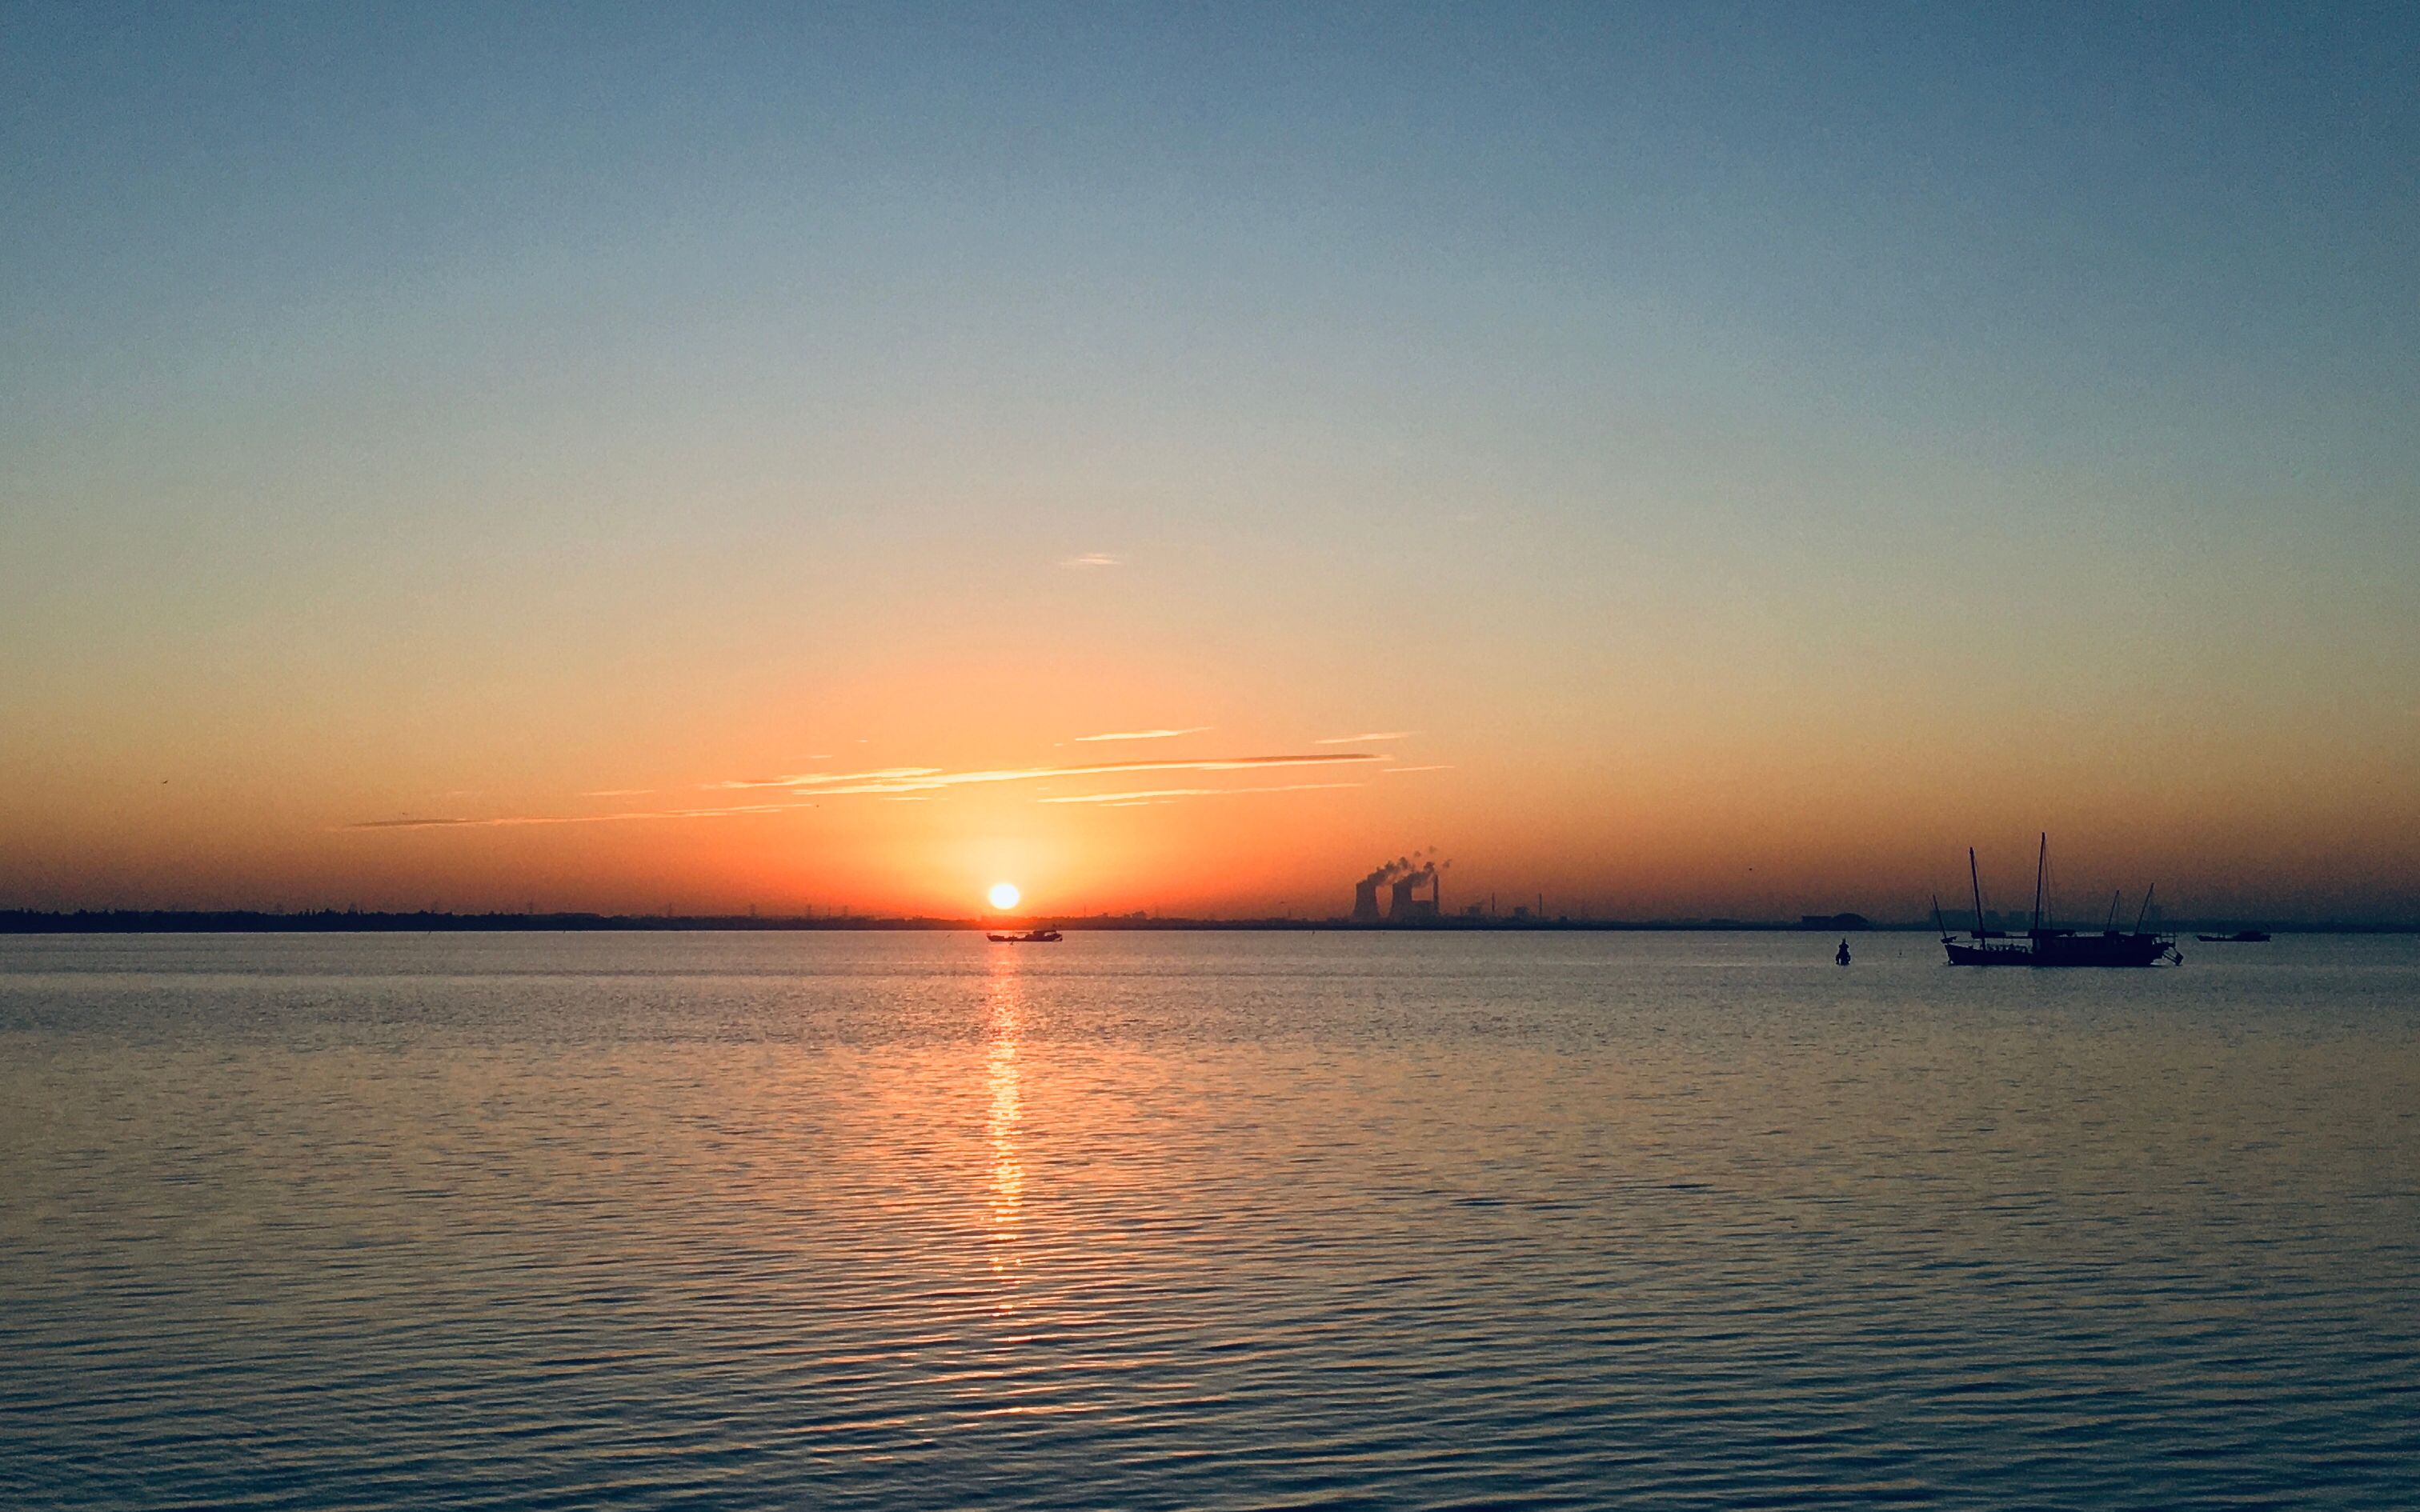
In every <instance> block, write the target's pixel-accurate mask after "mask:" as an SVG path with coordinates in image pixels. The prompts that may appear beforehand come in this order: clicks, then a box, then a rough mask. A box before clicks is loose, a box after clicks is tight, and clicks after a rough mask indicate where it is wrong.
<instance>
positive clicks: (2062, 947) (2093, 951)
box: [1932, 834, 2185, 966]
mask: <svg viewBox="0 0 2420 1512" xmlns="http://www.w3.org/2000/svg"><path fill="white" fill-rule="evenodd" d="M2049 863H2050V836H2048V835H2047V834H2045V835H2044V836H2042V839H2041V850H2040V853H2039V854H2037V855H2036V856H2035V858H2034V921H2033V927H2032V928H2031V929H2028V930H2026V931H2025V937H2024V941H2023V942H2022V943H2021V942H2019V941H2018V940H2016V939H2015V938H2013V937H2011V936H2010V935H2009V933H2007V932H2005V931H2002V930H1995V929H1985V928H1984V927H1983V879H1982V873H1981V872H1980V871H1979V870H1978V868H1977V866H1976V864H1975V851H1974V848H1973V847H1972V846H1969V847H1968V848H1967V851H1966V876H1967V880H1968V882H1970V883H1971V884H1972V885H1973V887H1974V888H1975V928H1974V931H1973V933H1974V942H1973V943H1972V944H1961V943H1959V941H1958V940H1957V939H1956V938H1955V937H1954V936H1953V935H1951V933H1949V928H1948V926H1947V925H1946V924H1944V923H1942V921H1941V901H1940V900H1939V899H1937V898H1936V899H1934V900H1933V903H1932V920H1933V925H1934V927H1935V928H1937V929H1939V930H1940V931H1941V948H1942V949H1943V950H1944V951H1946V952H1947V954H1948V956H1949V964H1951V965H1953V966H2149V965H2158V964H2162V963H2168V964H2176V965H2182V964H2184V959H2185V958H2184V953H2183V952H2182V951H2180V950H2179V949H2177V946H2176V941H2175V939H2174V938H2173V937H2171V936H2169V935H2166V934H2159V933H2144V931H2143V918H2144V916H2145V915H2146V914H2148V913H2149V911H2150V907H2151V892H2150V889H2149V888H2148V887H2147V888H2145V889H2144V891H2143V906H2142V908H2141V909H2140V910H2139V911H2137V912H2136V914H2135V916H2134V927H2133V929H2132V930H2119V929H2118V927H2117V903H2116V901H2115V900H2114V899H2113V900H2112V901H2111V903H2110V921H2109V926H2108V927H2107V928H2104V929H2103V930H2102V932H2101V933H2098V934H2085V933H2079V932H2077V931H2075V930H2071V929H2056V928H2053V927H2052V926H2050V925H2048V924H2046V923H2044V922H2043V920H2042V878H2043V874H2044V872H2045V871H2046V869H2047V868H2048V866H2049Z"/></svg>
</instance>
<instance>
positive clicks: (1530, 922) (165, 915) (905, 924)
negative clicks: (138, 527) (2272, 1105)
mask: <svg viewBox="0 0 2420 1512" xmlns="http://www.w3.org/2000/svg"><path fill="white" fill-rule="evenodd" d="M1044 926H1047V927H1049V928H1052V929H1059V930H1077V931H1082V930H1092V931H1098V932H1102V933H1117V932H1125V933H1135V932H1164V933H1184V932H1197V931H1198V932H1217V931H1227V932H1233V931H1257V932H1265V933H1339V934H1438V933H1448V934H1457V933H1458V934H1497V933H1503V934H1541V933H1544V934H1554V933H1755V934H1830V933H1853V934H1869V933H1871V934H1883V933H1931V931H1932V928H1933V925H1932V922H1931V920H1930V919H1916V920H1907V921H1902V922H1898V923H1868V924H1864V925H1858V926H1846V927H1844V926H1839V925H1837V924H1832V923H1807V922H1803V921H1799V920H1789V921H1783V920H1757V919H1735V918H1707V919H1640V920H1631V919H1606V918H1438V919H1422V920H1419V921H1416V922H1405V923H1402V924H1395V923H1388V922H1385V921H1381V922H1378V923H1357V922H1355V921H1353V920H1351V919H1343V918H1322V919H1308V918H1137V917H1134V916H1131V915H1125V916H1102V915H1094V916H1091V917H1074V918H1071V917H1064V916H1036V917H1034V918H1019V919H1016V920H1015V921H1014V922H1013V923H1011V922H1009V921H1004V920H1000V919H983V918H876V917H872V916H864V915H839V916H834V917H828V918H807V917H805V916H802V915H783V916H779V917H776V916H772V915H767V916H764V917H761V918H760V917H758V916H755V915H751V914H692V915H679V914H588V913H562V914H544V913H539V914H528V913H523V914H451V913H434V912H428V911H421V912H417V913H390V912H383V911H370V912H359V911H355V910H351V909H318V910H313V911H310V912H304V913H292V914H286V913H268V912H263V911H259V910H255V909H230V910H197V909H130V908H116V909H80V910H75V911H72V912H55V911H44V910H39V909H30V908H18V909H0V934H415V933H417V934H508V933H750V932H757V933H813V932H823V931H853V932H868V931H872V932H884V931H892V932H896V931H967V930H1001V929H1008V928H1016V929H1026V928H1039V927H1044ZM2161 927H2162V928H2163V929H2164V930H2165V931H2166V932H2169V933H2192V932H2195V931H2209V932H2216V931H2219V930H2228V931H2231V930H2234V929H2236V928H2238V927H2240V923H2239V921H2236V920H2232V919H2170V920H2165V921H2164V922H2163V924H2162V926H2161ZM2269 927H2270V928H2271V930H2272V931H2273V932H2274V933H2280V934H2411V933H2420V924H2412V923H2404V924H2348V923H2320V924H2273V925H2271V926H2269Z"/></svg>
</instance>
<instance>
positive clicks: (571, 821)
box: [336, 803, 799, 829]
mask: <svg viewBox="0 0 2420 1512" xmlns="http://www.w3.org/2000/svg"><path fill="white" fill-rule="evenodd" d="M798 807H799V806H798V805H796V804H790V803H750V804H742V805H739V806H737V807H734V808H728V809H660V810H649V811H644V812H642V811H637V810H633V811H629V812H626V813H587V814H512V815H507V816H505V817H503V818H496V819H451V818H448V819H364V820H361V821H359V822H357V823H354V824H349V825H337V826H336V827H337V828H339V829H495V828H503V827H505V826H508V825H615V824H621V823H623V822H624V821H627V820H635V819H723V818H728V817H730V816H732V815H735V814H752V813H796V812H797V811H798Z"/></svg>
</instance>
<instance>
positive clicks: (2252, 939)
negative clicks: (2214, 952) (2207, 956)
mask: <svg viewBox="0 0 2420 1512" xmlns="http://www.w3.org/2000/svg"><path fill="white" fill-rule="evenodd" d="M2194 938H2195V939H2196V940H2199V941H2201V942H2202V943H2203V944H2204V945H2266V944H2268V943H2269V932H2268V931H2267V930H2265V929H2240V930H2237V931H2236V932H2235V933H2232V934H2196V935H2195V936H2194Z"/></svg>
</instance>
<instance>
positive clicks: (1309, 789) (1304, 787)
mask: <svg viewBox="0 0 2420 1512" xmlns="http://www.w3.org/2000/svg"><path fill="white" fill-rule="evenodd" d="M1366 785H1367V784H1366V783H1361V782H1286V783H1281V784H1280V785H1278V786H1275V787H1261V788H1149V789H1145V790H1144V791H1142V792H1140V793H1083V794H1076V795H1070V796H1067V797H1063V798H1036V799H1034V800H1033V801H1034V802H1036V803H1098V804H1105V805H1107V806H1109V808H1112V809H1114V808H1119V807H1121V806H1123V805H1125V804H1143V803H1168V802H1171V801H1173V800H1174V799H1177V798H1240V797H1245V796H1247V795H1250V794H1254V793H1321V792H1326V791H1330V790H1332V789H1336V788H1357V787H1363V786H1366Z"/></svg>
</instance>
